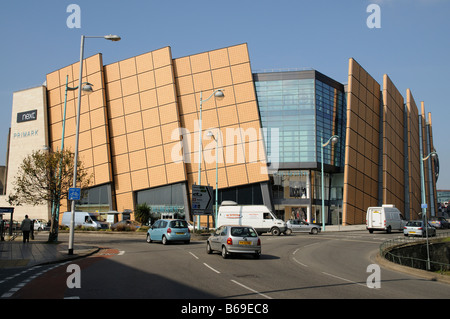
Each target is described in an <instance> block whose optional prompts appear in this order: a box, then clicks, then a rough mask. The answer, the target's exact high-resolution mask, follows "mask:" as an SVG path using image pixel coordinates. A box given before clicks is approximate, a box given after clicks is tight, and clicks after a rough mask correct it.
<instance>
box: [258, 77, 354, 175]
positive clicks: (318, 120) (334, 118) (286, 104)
mask: <svg viewBox="0 0 450 319" xmlns="http://www.w3.org/2000/svg"><path fill="white" fill-rule="evenodd" d="M288 73H289V72H288ZM291 73H295V74H291V75H290V76H287V75H286V73H282V74H280V73H273V74H267V73H266V74H257V75H256V76H255V88H256V95H257V100H258V105H259V112H260V118H261V125H262V127H263V129H265V130H266V132H269V133H267V134H266V136H265V143H266V150H267V155H268V157H269V158H271V157H272V158H273V156H271V155H273V152H278V153H279V155H278V156H279V162H280V163H281V164H283V163H284V164H286V163H310V164H312V163H319V162H321V158H320V157H321V153H320V152H321V138H322V137H323V141H324V143H325V142H326V141H327V140H328V139H329V138H330V137H331V136H333V135H338V136H339V137H340V140H341V141H345V123H346V102H345V92H344V88H343V86H342V85H340V84H338V85H332V84H333V83H327V82H330V81H332V80H331V79H330V81H327V80H322V79H321V78H326V77H325V76H323V75H321V74H320V73H318V72H315V71H305V72H291ZM296 74H297V75H298V77H301V78H298V79H295V78H292V77H293V76H294V77H295V75H296ZM316 74H320V76H316ZM283 77H286V78H287V79H283ZM305 77H306V78H305ZM272 129H277V130H278V134H279V139H278V140H277V141H274V140H273V136H272V135H271V134H270V132H271V130H272ZM274 146H275V147H276V148H277V149H274ZM344 148H345V143H336V144H335V145H330V146H328V147H326V148H324V163H325V164H328V165H332V166H336V167H342V166H343V165H344V151H345V150H344ZM312 165H314V164H312ZM302 166H303V167H305V165H302ZM281 167H283V165H281ZM290 168H294V167H290Z"/></svg>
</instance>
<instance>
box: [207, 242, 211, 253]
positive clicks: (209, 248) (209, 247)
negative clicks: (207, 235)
mask: <svg viewBox="0 0 450 319" xmlns="http://www.w3.org/2000/svg"><path fill="white" fill-rule="evenodd" d="M206 253H207V254H211V253H212V249H211V245H210V244H209V242H208V243H206Z"/></svg>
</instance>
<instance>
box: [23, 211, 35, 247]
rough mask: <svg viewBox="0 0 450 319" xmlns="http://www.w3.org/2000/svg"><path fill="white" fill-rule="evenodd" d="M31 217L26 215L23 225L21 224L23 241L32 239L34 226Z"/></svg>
mask: <svg viewBox="0 0 450 319" xmlns="http://www.w3.org/2000/svg"><path fill="white" fill-rule="evenodd" d="M32 224H33V223H32V222H31V219H29V218H28V215H25V219H24V220H23V221H22V225H21V226H20V229H22V234H23V242H24V243H25V242H29V241H30V231H31V227H32Z"/></svg>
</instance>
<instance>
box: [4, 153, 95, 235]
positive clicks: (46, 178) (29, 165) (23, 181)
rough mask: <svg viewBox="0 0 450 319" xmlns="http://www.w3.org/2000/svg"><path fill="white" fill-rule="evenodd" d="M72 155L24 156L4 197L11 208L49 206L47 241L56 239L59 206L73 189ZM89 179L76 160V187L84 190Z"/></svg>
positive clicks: (89, 181)
mask: <svg viewBox="0 0 450 319" xmlns="http://www.w3.org/2000/svg"><path fill="white" fill-rule="evenodd" d="M73 164H74V153H73V152H71V151H69V150H62V151H56V152H48V151H34V152H33V153H31V154H30V155H28V156H27V157H26V158H25V159H24V160H23V162H22V164H21V165H20V167H19V170H18V173H17V175H16V176H15V181H14V182H13V184H14V189H13V190H12V192H10V194H9V195H8V202H9V204H10V205H12V206H20V205H24V204H25V205H42V204H44V203H46V202H47V203H49V204H50V205H51V206H52V216H51V228H50V234H49V239H48V240H49V241H52V242H53V241H56V240H57V239H58V226H59V206H60V202H61V200H64V199H67V198H68V194H69V188H70V187H72V185H73V171H74V165H73ZM91 180H92V175H89V174H88V171H87V170H86V169H85V168H84V166H83V163H82V162H81V161H80V160H78V164H77V187H80V188H82V189H83V188H87V187H88V186H89V184H90V183H91Z"/></svg>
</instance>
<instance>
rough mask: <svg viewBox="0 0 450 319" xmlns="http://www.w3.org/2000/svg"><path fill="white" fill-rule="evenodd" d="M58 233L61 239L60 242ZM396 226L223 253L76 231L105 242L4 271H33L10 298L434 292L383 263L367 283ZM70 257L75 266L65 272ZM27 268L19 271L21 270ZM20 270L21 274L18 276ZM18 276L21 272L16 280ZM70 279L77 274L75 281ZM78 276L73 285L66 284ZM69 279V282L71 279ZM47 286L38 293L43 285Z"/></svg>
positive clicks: (449, 288)
mask: <svg viewBox="0 0 450 319" xmlns="http://www.w3.org/2000/svg"><path fill="white" fill-rule="evenodd" d="M64 236H65V235H64V234H60V240H61V241H64V240H65V238H64ZM397 236H403V235H402V234H401V233H392V234H384V233H374V234H369V233H368V232H362V231H355V232H340V233H339V232H334V233H332V232H329V233H321V234H319V235H309V234H295V235H291V236H283V235H282V236H278V237H273V236H270V235H263V236H262V247H263V251H262V256H261V258H260V259H254V258H252V257H251V256H236V257H232V258H229V259H222V257H221V256H220V255H219V254H211V255H208V254H206V249H205V248H206V247H205V242H204V241H191V243H190V244H188V245H186V244H170V245H162V244H160V243H152V244H148V243H146V242H145V237H144V236H142V235H141V236H137V235H127V234H120V235H109V234H108V235H106V234H104V235H97V234H76V235H75V240H76V241H77V242H82V243H87V244H89V243H91V244H94V243H95V244H96V245H99V246H101V247H104V249H102V250H101V251H100V252H99V253H98V254H96V255H94V256H91V257H87V258H84V259H80V260H77V261H75V262H71V263H66V264H64V265H48V266H41V267H39V268H36V269H25V270H24V269H20V270H9V274H6V275H8V276H11V275H12V273H13V272H16V274H15V275H16V276H17V280H23V277H24V276H28V277H32V278H31V279H30V280H29V282H28V283H27V284H26V285H24V287H22V288H21V289H20V290H18V291H17V292H16V293H15V294H14V295H13V296H11V298H13V299H16V298H17V299H33V298H45V299H47V298H52V299H53V298H54V299H63V298H76V299H116V298H120V299H142V298H145V299H190V300H193V299H194V300H195V299H202V300H205V299H208V300H209V299H223V300H230V299H244V300H249V301H254V300H258V301H259V302H264V301H268V300H271V299H272V300H273V299H275V300H276V299H347V298H351V299H374V298H376V299H384V298H387V299H395V298H402V299H422V298H425V299H436V298H448V296H450V285H449V284H445V283H440V282H436V281H431V280H426V279H422V278H418V277H414V276H412V275H409V274H405V273H400V272H396V271H391V270H389V269H385V268H381V272H380V276H379V278H380V279H381V281H380V288H369V287H368V285H367V280H368V278H369V276H370V275H371V274H372V271H368V267H369V265H372V264H374V263H375V260H374V256H375V255H376V253H377V251H378V248H379V245H380V243H382V242H383V241H385V240H388V239H393V238H395V237H397ZM72 264H76V265H77V266H78V267H79V270H80V271H79V272H78V273H77V272H73V271H68V267H69V266H70V265H72ZM24 271H25V272H24ZM72 274H78V277H74V276H72ZM21 277H22V278H21ZM19 278H21V279H19ZM75 279H76V280H75ZM77 280H78V281H77ZM68 282H71V283H72V285H76V283H77V282H78V283H79V286H80V287H79V288H78V287H74V288H68ZM69 284H70V283H69ZM44 287H45V289H44V291H45V293H44V294H43V288H44Z"/></svg>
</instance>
